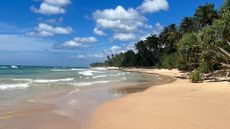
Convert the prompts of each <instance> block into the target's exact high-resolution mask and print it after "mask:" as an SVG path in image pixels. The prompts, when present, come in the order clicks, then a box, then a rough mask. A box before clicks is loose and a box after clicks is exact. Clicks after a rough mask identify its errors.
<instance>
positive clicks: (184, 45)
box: [178, 33, 201, 70]
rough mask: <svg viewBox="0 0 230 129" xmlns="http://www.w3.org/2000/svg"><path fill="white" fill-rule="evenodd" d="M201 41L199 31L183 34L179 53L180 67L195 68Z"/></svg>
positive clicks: (185, 68)
mask: <svg viewBox="0 0 230 129" xmlns="http://www.w3.org/2000/svg"><path fill="white" fill-rule="evenodd" d="M199 43H200V41H199V38H198V34H197V33H187V34H185V35H183V37H182V38H181V40H180V41H179V43H178V53H179V56H180V60H179V62H180V64H183V65H180V69H183V70H193V69H194V68H195V67H196V65H197V64H198V61H199V53H200V52H201V49H200V45H199Z"/></svg>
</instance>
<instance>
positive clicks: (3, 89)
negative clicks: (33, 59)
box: [0, 66, 156, 105]
mask: <svg viewBox="0 0 230 129" xmlns="http://www.w3.org/2000/svg"><path fill="white" fill-rule="evenodd" d="M151 79H153V78H152V76H144V75H142V74H137V73H129V72H121V71H118V70H106V69H104V68H98V69H90V68H78V67H39V66H0V101H1V105H3V104H12V103H15V102H16V101H22V100H30V99H33V98H34V97H36V96H41V95H45V94H46V95H47V94H48V95H52V94H56V93H59V92H64V91H72V90H75V89H76V88H79V89H81V88H84V87H95V86H108V85H110V86H111V85H129V84H133V83H140V82H147V81H149V80H151ZM155 79H156V78H155Z"/></svg>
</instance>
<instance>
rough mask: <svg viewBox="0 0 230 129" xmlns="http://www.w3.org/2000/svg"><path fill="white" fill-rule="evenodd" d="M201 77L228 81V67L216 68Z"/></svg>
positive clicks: (229, 78)
mask: <svg viewBox="0 0 230 129" xmlns="http://www.w3.org/2000/svg"><path fill="white" fill-rule="evenodd" d="M203 79H204V80H214V81H217V82H221V81H230V77H229V69H223V70H217V71H215V72H212V73H208V74H204V75H203Z"/></svg>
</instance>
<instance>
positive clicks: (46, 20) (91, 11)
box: [0, 0, 223, 66]
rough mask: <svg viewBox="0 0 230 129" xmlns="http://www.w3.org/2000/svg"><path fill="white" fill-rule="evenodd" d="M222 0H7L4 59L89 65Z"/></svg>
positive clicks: (0, 34) (0, 16) (1, 20)
mask: <svg viewBox="0 0 230 129" xmlns="http://www.w3.org/2000/svg"><path fill="white" fill-rule="evenodd" d="M205 3H214V4H215V7H216V8H219V7H220V6H221V4H222V3H223V0H93V1H92V0H4V2H3V1H2V3H1V4H0V64H1V65H55V66H88V65H89V63H91V62H95V61H103V60H104V59H105V58H106V56H107V55H109V54H116V53H119V52H122V51H126V50H128V49H133V44H134V43H135V42H136V41H138V40H140V39H143V38H144V37H145V36H147V35H149V34H152V33H155V34H158V33H160V31H161V30H162V28H163V27H164V26H167V25H168V24H171V23H176V24H179V23H180V21H181V19H182V18H183V17H184V16H192V15H193V13H194V11H195V9H196V8H197V7H198V6H199V5H202V4H205Z"/></svg>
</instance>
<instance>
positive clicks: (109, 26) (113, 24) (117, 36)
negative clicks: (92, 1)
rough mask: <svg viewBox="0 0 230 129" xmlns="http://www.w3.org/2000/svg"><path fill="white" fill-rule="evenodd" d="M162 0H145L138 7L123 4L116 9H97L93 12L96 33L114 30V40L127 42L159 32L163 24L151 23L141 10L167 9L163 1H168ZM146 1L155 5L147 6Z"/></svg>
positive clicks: (112, 37) (102, 33) (101, 33)
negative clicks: (125, 6)
mask: <svg viewBox="0 0 230 129" xmlns="http://www.w3.org/2000/svg"><path fill="white" fill-rule="evenodd" d="M160 1H161V0H160ZM160 1H159V0H144V2H143V4H142V5H141V6H140V7H138V8H136V9H134V8H128V9H125V8H124V7H122V6H117V7H116V8H114V9H104V10H97V11H95V12H94V13H93V18H94V20H95V22H96V26H95V29H94V33H95V34H97V35H104V34H105V33H104V31H105V30H108V31H111V32H112V36H111V39H112V41H115V40H118V41H125V42H128V41H136V40H138V39H140V38H141V37H142V36H143V35H146V34H148V33H152V32H153V33H158V32H159V31H160V29H161V25H160V24H159V23H157V25H149V24H148V20H147V18H146V17H145V16H144V14H143V13H141V11H143V12H146V11H147V9H148V12H153V11H156V10H158V11H159V10H162V9H166V7H165V8H164V6H165V5H162V3H167V1H166V0H162V1H161V2H160ZM149 2H150V3H149ZM146 3H149V4H151V5H154V6H153V7H152V6H151V7H152V8H147V7H146V6H147V5H146ZM167 4H168V3H167ZM154 8H155V9H154ZM156 8H157V9H156ZM167 8H168V7H167ZM144 9H145V10H144ZM150 9H151V10H150Z"/></svg>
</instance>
